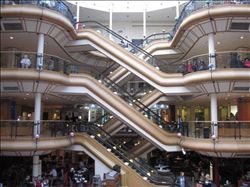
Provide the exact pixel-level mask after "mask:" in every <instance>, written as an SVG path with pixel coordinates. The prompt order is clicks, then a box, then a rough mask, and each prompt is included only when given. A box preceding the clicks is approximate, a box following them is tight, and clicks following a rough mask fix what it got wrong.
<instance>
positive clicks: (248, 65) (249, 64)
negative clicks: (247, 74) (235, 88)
mask: <svg viewBox="0 0 250 187" xmlns="http://www.w3.org/2000/svg"><path fill="white" fill-rule="evenodd" d="M243 64H244V67H245V68H250V60H249V58H245V59H244V62H243Z"/></svg>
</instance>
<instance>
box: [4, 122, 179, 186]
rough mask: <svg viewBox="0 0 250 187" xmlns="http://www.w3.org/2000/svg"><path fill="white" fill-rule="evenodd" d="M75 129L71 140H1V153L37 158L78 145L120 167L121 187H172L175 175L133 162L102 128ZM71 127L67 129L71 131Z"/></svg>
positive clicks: (69, 138)
mask: <svg viewBox="0 0 250 187" xmlns="http://www.w3.org/2000/svg"><path fill="white" fill-rule="evenodd" d="M71 125H75V124H74V123H72V124H70V126H71ZM78 125H79V127H80V129H81V131H80V132H78V133H75V134H74V135H73V136H72V135H71V136H66V137H62V136H61V137H59V138H53V139H52V138H48V137H44V138H39V139H29V138H25V139H18V138H16V139H15V140H13V139H11V140H10V139H8V138H6V139H3V138H2V139H1V151H7V152H9V151H10V152H12V151H19V152H20V151H26V152H27V151H30V152H34V153H33V154H36V152H37V153H38V152H39V151H40V152H41V151H46V150H56V149H59V148H66V147H68V146H70V145H76V144H78V145H82V146H83V147H84V148H86V149H87V150H88V151H89V152H90V153H92V154H93V155H95V156H96V157H97V158H98V159H99V160H100V161H101V162H102V163H104V164H105V165H107V166H108V167H109V168H112V167H113V166H114V165H119V166H121V183H122V184H121V186H131V187H132V186H145V187H146V186H148V187H149V186H157V185H161V186H165V185H168V186H169V185H172V184H173V183H174V181H175V179H174V175H172V174H171V173H170V174H169V175H168V176H164V177H161V176H159V175H158V174H157V172H156V170H154V169H153V168H151V167H149V166H148V165H147V164H145V163H142V162H141V161H140V160H139V159H132V158H131V157H130V156H129V154H128V153H127V152H126V151H124V150H123V149H122V148H120V147H119V146H117V145H116V144H114V143H113V142H112V140H111V139H110V138H107V136H108V135H107V134H106V133H105V132H104V131H103V130H102V129H101V128H99V127H97V126H95V125H93V124H89V123H87V124H78ZM70 126H68V128H71V127H70ZM47 127H48V126H47ZM71 129H72V128H71ZM41 137H43V135H41Z"/></svg>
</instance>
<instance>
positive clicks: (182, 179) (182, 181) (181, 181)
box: [176, 171, 188, 187]
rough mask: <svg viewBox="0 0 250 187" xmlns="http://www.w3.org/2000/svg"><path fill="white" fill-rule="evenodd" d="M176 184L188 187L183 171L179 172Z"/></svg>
mask: <svg viewBox="0 0 250 187" xmlns="http://www.w3.org/2000/svg"><path fill="white" fill-rule="evenodd" d="M176 183H177V184H178V185H179V186H180V187H188V184H187V181H186V177H185V175H184V172H183V171H181V172H180V176H178V177H177V180H176Z"/></svg>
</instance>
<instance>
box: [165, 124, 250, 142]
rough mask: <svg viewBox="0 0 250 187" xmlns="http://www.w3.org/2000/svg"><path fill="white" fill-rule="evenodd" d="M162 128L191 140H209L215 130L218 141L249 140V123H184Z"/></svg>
mask: <svg viewBox="0 0 250 187" xmlns="http://www.w3.org/2000/svg"><path fill="white" fill-rule="evenodd" d="M163 128H168V129H171V132H176V133H181V135H182V136H187V137H193V138H211V137H212V135H213V134H214V132H215V129H216V128H217V129H218V138H219V139H221V138H233V139H241V138H250V121H218V124H213V123H211V121H186V122H182V123H181V124H177V123H169V124H168V127H165V126H164V127H163Z"/></svg>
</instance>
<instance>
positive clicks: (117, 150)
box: [0, 120, 175, 185]
mask: <svg viewBox="0 0 250 187" xmlns="http://www.w3.org/2000/svg"><path fill="white" fill-rule="evenodd" d="M41 124H42V125H41V134H40V136H39V137H33V136H32V135H31V134H30V132H32V131H33V124H32V121H22V120H20V121H12V120H2V121H1V126H0V130H1V138H4V135H5V136H10V134H11V135H12V136H10V137H11V138H13V139H15V138H17V137H18V138H20V136H25V137H26V138H27V137H32V138H33V139H34V140H36V139H37V138H41V137H48V136H50V137H53V136H54V135H56V136H58V135H59V136H74V134H73V133H72V132H78V133H82V132H85V133H87V134H89V135H90V137H91V138H94V139H96V140H97V141H98V142H99V143H100V144H102V145H103V146H104V147H106V149H107V151H109V152H112V153H113V154H114V155H115V156H116V157H118V158H119V159H121V160H122V161H123V162H124V164H125V165H127V166H130V167H131V168H132V169H134V170H135V171H136V172H137V173H139V174H140V175H141V176H142V177H143V178H144V179H145V180H149V181H150V182H152V183H154V184H162V185H163V184H164V185H172V184H174V181H175V178H174V175H173V174H172V173H169V175H168V176H165V177H164V178H163V177H161V176H159V175H158V174H157V171H156V170H155V169H153V168H151V167H150V166H149V165H147V163H145V162H141V160H140V159H138V158H132V157H131V155H129V153H128V152H127V151H126V150H124V149H123V148H121V146H119V145H117V144H116V143H114V142H113V140H112V137H110V135H109V134H107V133H106V132H105V131H104V130H103V129H101V128H100V127H98V126H97V125H95V124H93V123H87V122H77V123H74V122H69V121H41ZM26 127H27V129H24V128H26ZM14 129H16V130H15V131H14ZM7 131H9V132H10V134H5V133H6V132H7ZM20 131H22V134H20V133H19V132H20ZM24 131H25V132H26V134H25V133H23V132H24ZM53 131H55V132H53Z"/></svg>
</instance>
